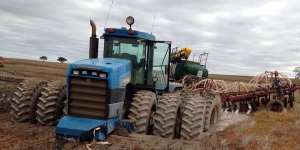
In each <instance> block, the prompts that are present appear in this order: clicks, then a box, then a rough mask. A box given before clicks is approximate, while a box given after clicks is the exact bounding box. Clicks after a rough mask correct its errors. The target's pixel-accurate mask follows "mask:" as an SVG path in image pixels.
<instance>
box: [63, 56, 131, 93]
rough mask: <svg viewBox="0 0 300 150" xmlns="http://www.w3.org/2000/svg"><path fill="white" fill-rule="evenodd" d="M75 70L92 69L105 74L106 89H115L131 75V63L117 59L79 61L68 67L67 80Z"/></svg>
mask: <svg viewBox="0 0 300 150" xmlns="http://www.w3.org/2000/svg"><path fill="white" fill-rule="evenodd" d="M76 69H92V70H99V71H102V72H106V73H107V80H108V88H109V89H116V88H119V87H120V86H121V83H122V80H123V79H124V78H126V77H128V76H130V75H131V62H130V60H126V59H119V58H97V59H84V60H79V61H76V62H74V63H73V64H70V65H69V66H68V73H67V74H68V78H71V77H72V73H73V70H76ZM81 76H82V75H81ZM82 77H84V76H82ZM86 77H88V78H99V79H100V77H95V76H86Z"/></svg>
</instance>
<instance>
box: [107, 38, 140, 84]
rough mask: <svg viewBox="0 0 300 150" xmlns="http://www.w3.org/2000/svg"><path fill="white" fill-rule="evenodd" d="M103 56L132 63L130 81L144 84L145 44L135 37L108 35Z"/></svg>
mask: <svg viewBox="0 0 300 150" xmlns="http://www.w3.org/2000/svg"><path fill="white" fill-rule="evenodd" d="M104 49H105V50H104V57H113V58H123V59H128V60H130V61H131V63H132V67H133V74H132V81H133V82H134V83H135V84H144V76H145V69H144V68H145V64H146V60H145V57H146V44H145V43H144V42H140V41H138V40H137V39H129V38H119V37H109V38H108V39H105V48H104Z"/></svg>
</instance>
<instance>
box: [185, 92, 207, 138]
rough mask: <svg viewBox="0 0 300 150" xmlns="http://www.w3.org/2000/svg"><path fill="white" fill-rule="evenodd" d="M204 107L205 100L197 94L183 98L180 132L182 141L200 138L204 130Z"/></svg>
mask: <svg viewBox="0 0 300 150" xmlns="http://www.w3.org/2000/svg"><path fill="white" fill-rule="evenodd" d="M205 106H206V102H205V99H204V97H202V96H200V95H199V94H189V95H186V96H185V102H184V104H183V108H182V109H183V113H182V122H181V131H180V135H181V138H182V139H185V140H191V139H197V138H199V137H200V135H201V133H202V132H203V129H204V122H205Z"/></svg>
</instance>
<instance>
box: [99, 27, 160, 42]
mask: <svg viewBox="0 0 300 150" xmlns="http://www.w3.org/2000/svg"><path fill="white" fill-rule="evenodd" d="M103 35H104V36H118V37H129V38H138V39H145V40H151V41H154V40H155V36H154V35H152V34H149V33H146V32H141V31H135V30H132V31H131V32H130V31H129V30H127V29H126V28H125V27H122V28H106V29H105V30H104V34H103Z"/></svg>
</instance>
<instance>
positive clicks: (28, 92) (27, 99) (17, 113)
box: [9, 79, 47, 122]
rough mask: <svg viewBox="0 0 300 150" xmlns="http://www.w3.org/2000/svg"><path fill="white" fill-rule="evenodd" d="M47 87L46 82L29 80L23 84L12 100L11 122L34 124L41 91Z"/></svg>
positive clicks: (19, 86)
mask: <svg viewBox="0 0 300 150" xmlns="http://www.w3.org/2000/svg"><path fill="white" fill-rule="evenodd" d="M46 85H47V82H46V81H42V80H35V79H29V80H25V81H23V82H21V83H20V84H19V85H18V87H17V90H16V91H15V92H14V95H13V97H12V99H11V100H10V112H9V113H10V115H11V120H12V121H16V122H25V121H31V122H34V118H35V117H34V116H35V115H34V112H35V109H36V102H37V98H38V95H39V94H40V89H41V88H43V87H45V86H46Z"/></svg>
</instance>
